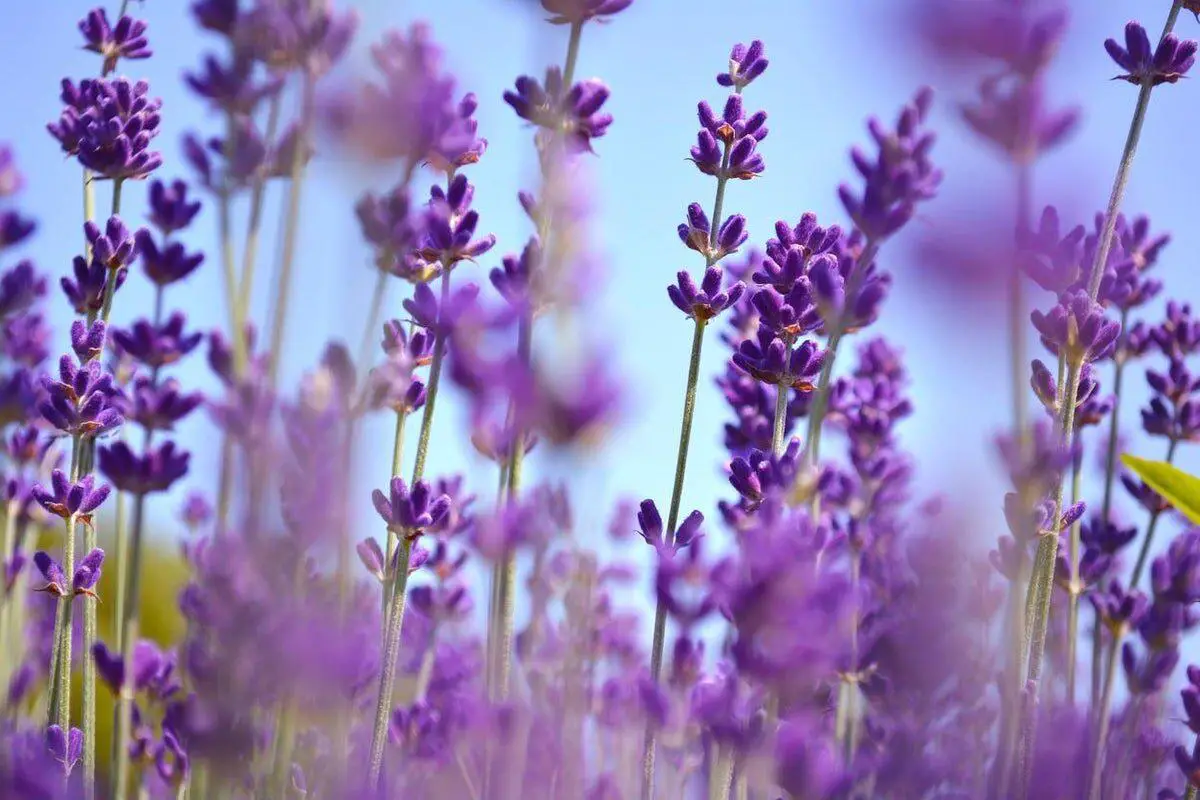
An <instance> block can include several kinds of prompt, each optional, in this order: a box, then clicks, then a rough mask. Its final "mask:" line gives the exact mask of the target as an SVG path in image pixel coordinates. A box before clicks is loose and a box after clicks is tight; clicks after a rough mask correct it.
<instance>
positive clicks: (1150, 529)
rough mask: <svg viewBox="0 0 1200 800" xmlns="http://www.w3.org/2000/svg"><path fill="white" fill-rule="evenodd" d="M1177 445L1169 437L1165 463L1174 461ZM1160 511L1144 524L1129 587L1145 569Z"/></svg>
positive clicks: (1132, 587) (1132, 585)
mask: <svg viewBox="0 0 1200 800" xmlns="http://www.w3.org/2000/svg"><path fill="white" fill-rule="evenodd" d="M1178 446H1179V440H1178V439H1171V443H1170V444H1168V445H1167V463H1168V464H1170V463H1172V462H1174V461H1175V449H1176V448H1177V447H1178ZM1161 516H1162V512H1161V511H1158V510H1157V509H1156V510H1154V511H1151V512H1150V521H1149V522H1148V523H1147V525H1146V538H1145V539H1143V540H1142V549H1141V550H1139V551H1138V557H1137V561H1136V562H1135V563H1134V565H1133V575H1131V576H1130V578H1129V588H1130V589H1136V588H1137V585H1138V581H1140V580H1141V579H1142V573H1144V572H1145V571H1146V562H1147V560H1148V559H1149V558H1150V545H1151V543H1152V542H1153V541H1154V531H1155V530H1156V529H1157V528H1158V520H1159V518H1160V517H1161Z"/></svg>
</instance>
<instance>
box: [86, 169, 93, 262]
mask: <svg viewBox="0 0 1200 800" xmlns="http://www.w3.org/2000/svg"><path fill="white" fill-rule="evenodd" d="M95 217H96V188H95V187H94V186H92V173H90V172H88V171H87V170H86V169H85V170H84V171H83V221H84V222H91V221H92V220H93V219H94V218H95ZM83 249H84V253H85V257H86V258H87V259H88V260H89V261H91V259H92V243H91V242H90V241H89V240H88V238H87V237H86V236H84V237H83Z"/></svg>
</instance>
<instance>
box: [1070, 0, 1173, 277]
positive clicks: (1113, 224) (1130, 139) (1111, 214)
mask: <svg viewBox="0 0 1200 800" xmlns="http://www.w3.org/2000/svg"><path fill="white" fill-rule="evenodd" d="M1182 5H1183V0H1175V2H1174V3H1172V4H1171V11H1170V13H1169V14H1168V15H1167V22H1166V24H1165V25H1164V26H1163V32H1162V36H1160V37H1159V42H1161V41H1162V40H1163V39H1165V38H1166V37H1167V35H1169V34H1170V33H1171V31H1172V30H1173V29H1174V28H1175V20H1176V19H1178V18H1179V10H1180V8H1181V6H1182ZM1153 77H1154V76H1153V75H1152V74H1150V72H1148V73H1147V75H1146V78H1145V79H1144V80H1143V81H1142V85H1141V88H1140V89H1139V90H1138V98H1137V104H1136V105H1135V106H1134V108H1133V119H1132V120H1130V123H1129V133H1128V134H1126V136H1125V147H1124V149H1123V150H1122V151H1121V163H1120V165H1119V166H1118V167H1117V175H1116V178H1114V179H1113V187H1112V193H1111V194H1110V195H1109V198H1108V208H1107V209H1106V210H1105V212H1104V229H1103V231H1102V232H1101V234H1100V244H1099V247H1097V248H1096V260H1095V261H1094V262H1093V263H1092V273H1091V277H1090V279H1089V281H1088V294H1089V295H1091V297H1092V299H1093V300H1094V299H1095V298H1096V296H1097V295H1098V294H1099V292H1100V280H1101V279H1102V278H1103V277H1104V265H1105V264H1107V263H1108V252H1109V250H1110V249H1111V248H1112V242H1113V233H1114V232H1115V231H1116V229H1117V212H1118V211H1120V209H1121V200H1122V198H1124V196H1125V187H1126V186H1127V185H1128V184H1129V175H1130V173H1132V172H1133V157H1134V155H1135V154H1136V153H1137V146H1138V140H1139V139H1140V138H1141V136H1142V126H1143V125H1144V124H1145V122H1146V109H1147V108H1148V107H1149V106H1150V93H1151V92H1152V91H1153V90H1154V82H1153Z"/></svg>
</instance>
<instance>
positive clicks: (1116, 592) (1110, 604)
mask: <svg viewBox="0 0 1200 800" xmlns="http://www.w3.org/2000/svg"><path fill="white" fill-rule="evenodd" d="M1088 599H1089V600H1090V601H1091V603H1092V607H1093V608H1094V609H1096V614H1097V616H1098V617H1099V619H1101V620H1103V622H1104V624H1105V625H1107V626H1108V628H1109V630H1110V631H1113V632H1116V634H1117V635H1118V636H1120V635H1121V634H1122V633H1123V632H1124V631H1127V630H1129V629H1130V628H1134V627H1137V625H1138V623H1140V622H1141V621H1142V617H1144V616H1145V615H1146V612H1147V611H1148V610H1149V608H1150V601H1149V600H1148V599H1147V598H1146V595H1144V594H1143V593H1142V592H1140V591H1138V590H1137V589H1130V590H1126V589H1125V587H1123V586H1121V584H1120V583H1119V582H1118V581H1116V580H1111V581H1109V583H1108V586H1107V587H1105V589H1104V591H1099V592H1092V593H1091V594H1089V595H1088Z"/></svg>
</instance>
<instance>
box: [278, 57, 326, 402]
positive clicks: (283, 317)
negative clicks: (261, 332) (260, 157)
mask: <svg viewBox="0 0 1200 800" xmlns="http://www.w3.org/2000/svg"><path fill="white" fill-rule="evenodd" d="M302 92H303V100H302V101H301V103H302V105H301V110H300V127H299V128H298V129H297V131H296V153H295V157H294V158H293V159H292V175H291V181H290V182H289V186H288V205H287V217H286V219H285V222H284V228H283V253H282V255H281V258H280V262H279V274H278V278H279V282H278V283H277V284H276V285H275V294H274V297H275V318H274V319H273V320H272V324H271V346H270V350H269V351H268V353H267V359H268V361H267V377H268V379H269V382H270V385H271V386H274V385H275V381H276V379H277V378H278V376H279V364H280V362H281V361H282V360H283V359H282V356H283V351H282V347H283V337H284V334H285V332H286V331H287V317H288V301H289V300H290V299H291V294H292V267H293V265H294V263H295V261H296V240H297V238H298V234H299V232H300V198H301V196H302V191H301V190H302V189H303V188H304V167H305V164H306V163H307V156H308V135H309V129H310V128H311V127H312V117H313V109H314V104H315V92H316V84H315V81H314V78H313V76H312V75H311V74H307V73H306V74H305V75H304V88H303V89H302Z"/></svg>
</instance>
